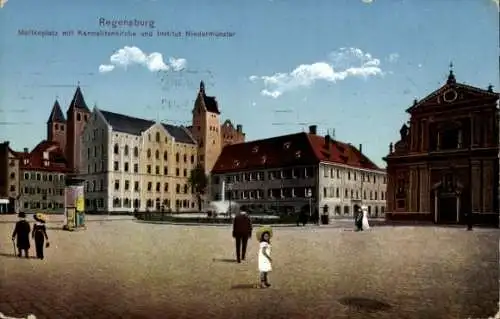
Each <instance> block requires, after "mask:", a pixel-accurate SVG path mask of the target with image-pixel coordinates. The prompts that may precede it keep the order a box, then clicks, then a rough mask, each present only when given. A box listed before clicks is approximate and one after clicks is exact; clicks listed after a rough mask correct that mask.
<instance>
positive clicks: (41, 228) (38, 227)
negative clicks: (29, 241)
mask: <svg viewBox="0 0 500 319" xmlns="http://www.w3.org/2000/svg"><path fill="white" fill-rule="evenodd" d="M34 218H35V221H36V224H35V225H34V226H33V232H32V233H31V237H33V238H34V239H35V249H36V257H37V258H39V259H43V258H44V256H43V248H44V243H45V240H47V244H45V247H49V237H48V236H47V229H46V227H45V216H44V215H42V214H36V215H35V217H34Z"/></svg>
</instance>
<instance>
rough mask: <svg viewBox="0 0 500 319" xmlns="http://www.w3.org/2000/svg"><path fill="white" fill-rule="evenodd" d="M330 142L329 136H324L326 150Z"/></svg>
mask: <svg viewBox="0 0 500 319" xmlns="http://www.w3.org/2000/svg"><path fill="white" fill-rule="evenodd" d="M331 141H332V138H331V137H330V134H326V135H325V148H326V149H327V150H329V149H330V143H331Z"/></svg>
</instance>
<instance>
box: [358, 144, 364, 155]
mask: <svg viewBox="0 0 500 319" xmlns="http://www.w3.org/2000/svg"><path fill="white" fill-rule="evenodd" d="M359 152H360V153H363V144H359Z"/></svg>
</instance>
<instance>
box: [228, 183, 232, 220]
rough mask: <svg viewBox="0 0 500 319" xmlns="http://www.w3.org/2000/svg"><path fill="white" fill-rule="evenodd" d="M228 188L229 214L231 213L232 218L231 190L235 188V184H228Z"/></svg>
mask: <svg viewBox="0 0 500 319" xmlns="http://www.w3.org/2000/svg"><path fill="white" fill-rule="evenodd" d="M227 190H228V196H227V197H228V200H229V207H228V212H227V213H228V214H229V219H231V191H232V190H233V184H229V183H228V184H227Z"/></svg>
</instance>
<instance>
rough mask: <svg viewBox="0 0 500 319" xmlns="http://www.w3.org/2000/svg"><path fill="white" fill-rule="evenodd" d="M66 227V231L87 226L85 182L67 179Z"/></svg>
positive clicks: (65, 199)
mask: <svg viewBox="0 0 500 319" xmlns="http://www.w3.org/2000/svg"><path fill="white" fill-rule="evenodd" d="M64 203H65V205H64V206H65V225H64V229H66V230H75V229H78V228H82V227H84V226H85V198H84V181H83V180H80V179H74V178H68V179H66V187H65V189H64Z"/></svg>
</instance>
